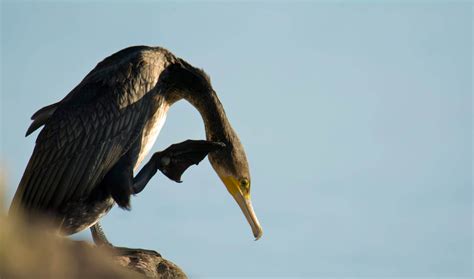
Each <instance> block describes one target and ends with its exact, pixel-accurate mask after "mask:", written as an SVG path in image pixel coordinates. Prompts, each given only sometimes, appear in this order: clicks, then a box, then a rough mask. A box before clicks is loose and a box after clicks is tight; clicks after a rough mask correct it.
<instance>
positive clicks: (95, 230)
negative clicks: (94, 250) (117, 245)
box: [91, 222, 113, 247]
mask: <svg viewBox="0 0 474 279" xmlns="http://www.w3.org/2000/svg"><path fill="white" fill-rule="evenodd" d="M91 233H92V239H93V240H94V243H95V245H97V246H109V247H112V246H113V245H112V243H110V242H109V240H108V239H107V237H106V236H105V233H104V231H103V230H102V226H101V225H100V223H99V222H97V223H95V224H94V225H93V226H92V227H91Z"/></svg>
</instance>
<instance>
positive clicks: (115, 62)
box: [11, 49, 159, 212]
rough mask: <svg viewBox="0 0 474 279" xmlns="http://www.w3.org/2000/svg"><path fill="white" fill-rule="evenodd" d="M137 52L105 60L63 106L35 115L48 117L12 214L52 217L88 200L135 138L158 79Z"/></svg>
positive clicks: (155, 72) (48, 108) (139, 51)
mask: <svg viewBox="0 0 474 279" xmlns="http://www.w3.org/2000/svg"><path fill="white" fill-rule="evenodd" d="M141 51H142V50H141V49H138V50H135V51H130V50H129V51H128V53H126V55H125V56H124V55H121V56H119V57H117V54H120V52H119V53H117V54H114V55H112V56H111V57H109V58H106V59H105V60H104V61H102V62H101V63H99V64H98V65H97V67H96V68H95V69H94V70H92V71H91V73H89V74H88V75H87V76H86V78H85V79H84V80H83V81H82V82H81V83H80V84H79V85H78V86H77V87H76V88H74V89H73V91H71V93H70V94H68V95H67V96H66V97H65V98H64V99H63V100H62V101H60V102H58V103H56V104H54V105H52V106H48V107H46V108H47V109H43V110H40V111H39V112H38V113H37V114H35V115H41V114H44V115H46V116H47V117H43V118H42V119H41V121H39V122H38V123H40V124H41V125H42V124H44V125H45V127H44V128H43V130H42V131H41V132H40V134H39V136H38V138H37V140H36V146H35V149H34V151H33V154H32V156H31V158H30V161H29V163H28V165H27V167H26V170H25V172H24V174H23V177H22V179H21V181H20V185H19V186H18V189H17V192H16V193H15V197H14V200H13V202H12V206H11V208H12V209H13V210H15V209H16V208H19V207H20V208H22V209H23V210H26V211H30V210H39V211H42V212H43V211H52V212H54V211H57V210H58V209H60V208H61V207H62V206H63V205H65V203H67V202H68V201H71V200H77V199H80V198H81V197H84V196H87V195H88V194H89V193H90V192H91V191H92V190H93V189H94V187H95V186H97V185H98V183H100V181H101V180H102V178H103V177H104V176H105V174H106V173H107V172H108V171H109V170H110V169H111V168H112V166H113V165H114V164H115V163H116V162H117V161H118V160H119V159H120V157H121V156H122V155H123V154H124V153H126V152H127V151H128V149H129V148H130V147H131V145H132V144H133V142H135V141H136V140H137V139H138V138H139V136H140V134H141V130H142V127H143V125H144V121H145V118H146V117H147V115H148V113H150V112H149V107H150V105H149V102H150V98H151V95H152V93H151V92H152V89H153V87H154V86H155V85H156V81H157V79H158V77H157V76H156V75H157V74H158V75H159V70H157V69H156V67H157V65H156V63H153V62H154V61H148V60H144V59H143V55H141ZM122 52H123V51H122ZM114 56H115V57H114ZM53 106H54V107H53ZM33 117H35V116H33ZM41 125H39V126H41ZM39 126H38V127H39ZM35 127H36V126H35ZM36 128H37V127H36ZM12 209H11V210H12Z"/></svg>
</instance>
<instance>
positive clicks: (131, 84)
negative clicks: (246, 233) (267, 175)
mask: <svg viewBox="0 0 474 279" xmlns="http://www.w3.org/2000/svg"><path fill="white" fill-rule="evenodd" d="M180 100H185V101H187V102H189V103H190V104H191V105H192V106H193V107H195V108H196V109H197V111H198V112H199V114H200V115H201V118H202V120H203V122H204V127H205V134H206V140H200V141H199V140H195V141H193V140H187V141H184V142H182V143H179V144H174V145H171V146H170V147H168V148H167V149H165V150H164V151H161V152H156V153H154V154H153V156H151V158H150V160H149V161H148V162H147V163H146V164H145V165H144V166H143V167H142V168H141V169H140V171H138V167H139V166H140V164H141V163H142V161H143V160H144V158H145V157H146V156H147V154H149V152H150V150H151V148H152V146H153V144H154V142H155V141H156V139H157V137H158V134H159V132H160V129H161V127H162V126H163V124H164V122H165V120H166V116H167V112H168V110H169V108H170V107H171V106H172V105H173V104H175V103H176V102H178V101H180ZM31 119H32V120H33V122H32V123H31V125H30V126H29V128H28V130H27V132H26V136H28V135H30V134H31V133H33V132H34V131H35V130H37V129H39V128H41V127H42V129H41V131H40V132H39V134H38V136H37V139H36V143H35V147H34V150H33V153H32V155H31V158H30V160H29V162H28V164H27V166H26V169H25V171H24V174H23V176H22V178H21V180H20V183H19V186H18V188H17V191H16V193H15V195H14V198H13V201H12V203H11V206H10V214H16V213H19V212H21V214H23V215H25V216H30V217H31V218H36V216H48V217H51V218H52V219H54V220H55V224H57V227H58V230H60V231H61V233H62V234H64V235H70V234H74V233H77V232H79V231H82V230H85V229H87V228H90V229H91V231H92V234H93V237H94V236H95V237H94V240H96V238H97V241H96V243H100V242H107V240H106V238H105V235H104V234H103V231H102V228H101V227H100V223H99V220H100V219H101V218H102V217H103V216H104V215H106V214H107V213H108V212H109V210H111V208H112V207H113V206H114V205H115V204H117V205H118V206H119V207H120V208H122V209H128V210H129V209H130V197H131V195H135V194H138V193H140V192H141V191H142V190H143V189H144V188H145V186H146V185H147V183H148V182H149V180H150V179H151V178H152V177H153V176H154V175H155V173H156V172H157V170H160V171H161V172H162V173H163V174H165V175H166V176H168V178H170V179H172V180H174V181H177V182H180V179H181V175H182V173H183V172H184V171H185V170H186V169H187V168H188V167H189V166H190V165H192V164H197V163H199V162H200V161H201V160H202V159H203V158H204V157H205V156H206V155H207V156H208V159H209V162H210V163H211V166H212V168H213V169H214V171H215V172H216V174H217V175H218V177H219V178H220V180H221V181H222V183H223V184H224V186H225V188H226V189H227V191H228V192H229V193H230V195H231V196H232V197H233V199H234V200H235V201H236V203H237V204H238V206H239V207H240V209H241V211H242V213H243V214H244V216H245V218H246V219H247V222H248V223H249V225H250V227H251V230H252V233H253V236H254V238H255V240H258V239H259V238H260V237H261V236H262V234H263V230H262V227H261V225H260V223H259V220H258V218H257V216H256V214H255V211H254V209H253V206H252V202H251V196H250V190H251V187H250V186H251V177H250V169H249V164H248V161H247V157H246V154H245V150H244V147H243V145H242V143H241V141H240V139H239V137H238V135H237V133H236V132H235V130H234V129H233V127H232V126H231V124H230V122H229V120H228V118H227V116H226V113H225V111H224V108H223V105H222V103H221V102H220V100H219V98H218V96H217V93H216V91H215V90H214V89H213V87H212V85H211V80H210V77H209V76H208V75H207V74H206V72H204V70H202V69H200V68H197V67H194V66H192V65H191V64H189V63H188V62H186V61H185V60H184V59H182V58H179V57H177V56H175V55H174V54H173V53H172V52H170V51H169V50H167V49H165V48H163V47H155V46H132V47H128V48H125V49H122V50H120V51H118V52H116V53H114V54H112V55H110V56H108V57H106V58H105V59H103V60H102V61H101V62H99V63H98V64H97V65H96V66H95V68H93V69H92V70H91V71H90V72H89V73H88V74H87V75H86V76H85V77H84V79H83V80H82V81H81V82H80V83H79V84H78V85H77V86H76V87H74V88H73V89H72V90H71V91H70V93H69V94H67V95H66V96H65V97H64V98H63V99H62V100H60V101H58V102H56V103H54V104H51V105H48V106H45V107H43V108H41V109H40V110H38V111H37V112H36V113H34V114H33V116H32V117H31ZM137 171H138V173H137V174H136V175H134V174H135V173H136V172H137ZM32 216H35V217H32Z"/></svg>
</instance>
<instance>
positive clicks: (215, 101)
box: [182, 90, 234, 143]
mask: <svg viewBox="0 0 474 279" xmlns="http://www.w3.org/2000/svg"><path fill="white" fill-rule="evenodd" d="M183 93H184V94H182V97H183V99H185V100H186V101H188V102H189V103H191V104H192V105H193V106H194V107H195V108H196V109H197V110H198V111H199V113H200V114H201V117H202V119H203V121H204V126H205V129H206V138H207V140H212V141H222V142H225V143H228V142H229V141H231V138H232V137H233V136H234V131H233V129H232V127H231V126H230V123H229V121H228V120H227V117H226V114H225V111H224V107H223V106H222V104H221V102H220V101H219V98H218V97H217V95H216V93H215V92H214V91H213V90H209V92H203V93H200V94H195V92H192V91H191V90H186V91H185V92H183Z"/></svg>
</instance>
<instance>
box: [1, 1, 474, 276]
mask: <svg viewBox="0 0 474 279" xmlns="http://www.w3.org/2000/svg"><path fill="white" fill-rule="evenodd" d="M1 24H2V27H1V28H2V29H1V30H2V38H1V54H2V69H1V78H2V82H1V91H2V95H1V120H2V121H1V133H2V134H1V137H0V139H1V142H0V143H1V145H0V146H1V161H2V164H3V168H5V169H6V171H7V174H8V177H7V182H8V186H7V187H8V188H7V198H8V202H9V200H10V199H11V197H12V196H13V193H14V190H15V188H16V185H18V182H19V180H20V178H21V175H22V173H23V170H24V168H25V166H26V164H27V161H28V159H29V156H30V155H31V152H32V150H33V146H34V145H33V144H34V140H35V137H36V135H37V133H35V134H33V135H32V136H30V137H29V138H24V137H23V136H24V133H25V131H26V129H27V127H28V126H29V124H30V120H29V117H30V116H31V115H32V113H33V112H35V111H36V110H37V109H39V108H40V107H42V106H44V105H47V104H50V103H52V102H55V101H57V100H59V99H61V98H62V97H63V96H64V95H65V94H67V93H68V92H69V91H70V90H71V89H72V88H73V87H74V86H75V85H76V84H77V83H78V82H80V80H81V79H82V78H83V77H84V76H85V75H86V74H87V72H88V71H90V70H91V69H92V68H93V67H94V66H95V65H96V63H97V62H98V61H100V60H101V59H103V58H104V57H106V56H108V55H110V54H111V53H113V52H115V51H118V50H120V49H122V48H124V47H127V46H131V45H139V44H145V45H159V46H164V47H166V48H168V49H169V50H171V51H172V52H173V53H175V54H176V55H177V56H180V57H182V58H184V59H185V60H187V61H188V62H190V63H191V64H193V65H195V66H198V67H201V68H204V69H205V70H206V71H207V73H208V74H209V75H210V76H211V79H212V83H213V86H214V89H215V90H216V91H217V93H218V95H219V97H220V99H221V101H222V103H223V104H224V107H225V109H226V112H227V114H228V117H229V119H230V121H231V123H232V124H233V126H234V128H235V129H236V131H237V132H238V133H239V135H240V138H241V140H242V142H243V144H244V146H245V148H246V151H247V155H248V159H249V162H250V165H251V172H252V196H253V203H254V207H255V210H256V212H257V215H258V216H259V219H260V221H261V223H262V226H263V228H264V236H263V237H262V239H261V240H259V241H257V242H255V241H253V237H252V234H251V231H250V228H249V226H248V224H247V223H246V221H245V219H244V217H243V215H242V214H241V212H240V210H239V209H238V207H237V205H236V204H235V202H234V201H233V200H232V198H231V197H230V196H229V195H228V193H227V192H226V190H225V188H224V186H223V185H222V184H221V182H220V181H219V179H218V177H217V175H215V173H214V171H213V170H212V168H211V167H210V164H209V163H208V161H207V160H206V161H205V162H203V163H202V164H200V165H199V166H198V167H193V168H192V169H190V170H189V171H188V172H187V173H186V174H185V176H184V177H183V180H184V183H182V184H176V183H173V182H171V181H168V180H167V179H166V178H165V177H164V176H163V175H157V177H155V178H154V179H153V180H152V181H151V182H150V183H149V185H148V186H147V188H146V189H145V190H144V191H143V192H142V193H140V194H139V195H138V196H136V197H135V198H133V201H132V207H133V209H132V211H131V212H126V211H122V210H120V209H117V208H115V209H113V210H112V211H111V212H110V214H109V215H107V216H106V217H105V218H104V219H103V225H104V229H105V230H106V232H107V234H108V236H109V238H110V240H111V241H112V242H113V243H115V244H116V245H120V246H128V247H141V248H147V249H155V250H157V251H159V252H161V253H162V254H163V255H164V256H165V257H167V258H169V259H171V260H173V261H174V262H176V263H177V264H178V265H180V266H181V267H182V268H183V269H184V270H185V271H186V272H187V273H188V274H189V275H191V276H193V277H212V276H218V277H223V276H233V277H244V276H254V277H262V276H268V277H273V276H283V277H302V276H306V277H334V276H336V277H337V276H359V277H368V276H376V277H389V276H392V277H393V276H395V277H396V276H400V277H408V276H412V277H421V276H428V277H450V276H466V277H467V276H469V275H471V274H472V260H473V259H472V247H473V246H472V232H473V226H472V221H473V215H472V198H473V196H472V171H473V169H472V154H473V153H472V146H471V145H472V128H473V127H472V78H473V76H472V36H473V33H472V26H473V19H472V7H471V6H470V4H469V3H467V2H460V3H445V2H440V1H438V2H436V3H432V2H429V1H424V2H419V3H418V4H407V2H401V3H400V2H396V1H390V2H388V3H387V2H384V3H381V2H376V3H375V2H372V3H362V2H345V1H339V2H338V3H328V2H298V3H290V2H288V3H286V2H279V3H270V2H260V3H252V2H231V3H218V2H207V3H191V4H186V3H170V2H154V3H151V2H142V3H127V2H122V3H113V4H112V3H111V2H101V3H92V2H89V3H76V2H74V3H72V2H68V3H60V2H49V3H37V4H33V3H31V2H23V3H13V2H2V16H1ZM188 138H193V139H199V138H204V128H203V124H202V121H201V119H200V117H199V114H198V113H197V111H196V110H195V109H194V108H192V106H191V105H189V104H188V103H185V102H180V103H178V104H176V105H175V106H173V107H172V108H171V110H170V112H169V114H168V120H167V122H166V124H165V126H164V128H163V130H162V131H161V134H160V137H159V139H158V141H157V144H156V145H155V147H154V149H153V150H155V151H158V150H161V149H163V148H165V147H167V146H168V145H170V144H172V143H174V142H179V141H182V140H184V139H188ZM75 237H76V238H87V239H90V236H89V233H88V232H85V233H81V234H79V235H78V236H75Z"/></svg>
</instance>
